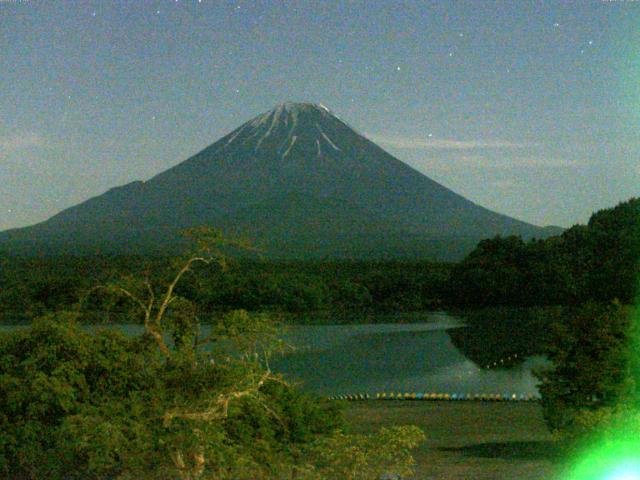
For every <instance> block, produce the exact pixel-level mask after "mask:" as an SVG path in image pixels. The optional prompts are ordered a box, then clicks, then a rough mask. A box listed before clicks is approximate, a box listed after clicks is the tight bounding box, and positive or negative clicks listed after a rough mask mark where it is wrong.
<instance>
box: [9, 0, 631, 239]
mask: <svg viewBox="0 0 640 480" xmlns="http://www.w3.org/2000/svg"><path fill="white" fill-rule="evenodd" d="M639 27H640V2H638V1H630V0H626V1H621V0H618V1H600V0H593V1H591V0H582V1H577V0H576V1H574V2H571V1H565V2H552V1H545V2H542V1H537V2H531V1H526V0H513V1H510V2H506V1H505V2H492V1H484V0H478V1H450V2H446V1H439V2H435V1H434V2H381V1H373V0H370V1H363V2H356V1H351V2H331V1H329V2H316V1H307V2H280V1H275V0H270V1H253V2H242V1H236V2H222V1H212V0H201V1H198V0H158V1H142V0H140V1H133V0H132V1H126V2H125V1H115V0H114V1H104V0H101V1H64V0H57V1H53V0H49V1H37V0H29V1H27V0H22V1H20V0H0V46H1V49H0V58H1V63H0V65H1V68H0V86H1V92H0V229H6V228H11V227H17V226H23V225H27V224H32V223H35V222H37V221H41V220H43V219H45V218H47V217H49V216H50V215H52V214H54V213H56V212H58V211H59V210H61V209H63V208H66V207H69V206H71V205H73V204H76V203H79V202H80V201H83V200H85V199H87V198H89V197H91V196H94V195H97V194H100V193H102V192H104V191H105V190H107V189H108V188H110V187H113V186H116V185H119V184H123V183H127V182H130V181H133V180H136V179H142V180H146V179H148V178H150V177H152V176H153V175H155V174H156V173H159V172H160V171H162V170H165V169H166V168H168V167H170V166H172V165H174V164H176V163H178V162H180V161H182V160H184V159H186V158H187V157H189V156H191V155H192V154H194V153H196V152H197V151H198V150H200V149H201V148H203V147H205V146H206V145H208V144H210V143H213V142H214V141H215V140H217V139H218V138H219V137H221V136H222V135H223V134H225V133H227V132H228V131H230V130H231V129H233V128H235V127H237V126H238V125H239V124H241V123H242V122H244V121H246V120H248V119H249V118H251V117H253V116H255V115H257V114H258V113H261V112H263V111H265V110H268V109H270V108H272V107H273V106H274V105H275V104H277V103H280V102H283V101H309V102H320V103H323V104H324V105H326V106H328V107H329V108H330V109H331V110H332V111H333V112H335V113H336V114H337V115H338V116H339V117H341V118H342V119H343V120H345V121H346V122H347V123H349V124H350V125H352V126H353V127H355V128H356V129H357V130H359V131H360V132H363V133H364V134H366V136H368V137H369V138H371V139H372V140H374V141H376V142H378V143H379V144H380V145H381V146H383V147H384V148H386V149H387V150H388V151H390V152H391V153H392V154H394V155H395V156H397V157H398V158H400V159H401V160H403V161H405V162H407V163H409V164H410V165H412V166H414V167H415V168H416V169H418V170H420V171H421V172H423V173H425V174H426V175H428V176H429V177H431V178H433V179H434V180H437V181H439V182H440V183H442V184H444V185H445V186H447V187H449V188H451V189H453V190H454V191H456V192H458V193H461V194H463V195H465V196H466V197H468V198H469V199H471V200H473V201H474V202H476V203H479V204H482V205H484V206H486V207H489V208H491V209H494V210H497V211H499V212H502V213H506V214H508V215H511V216H515V217H517V218H520V219H523V220H526V221H529V222H533V223H536V224H559V225H563V226H569V225H571V224H573V223H576V222H584V221H586V220H587V218H588V216H589V214H590V213H591V212H592V211H593V210H596V209H600V208H603V207H608V206H612V205H614V204H615V203H617V202H618V201H620V200H624V199H627V198H629V197H631V196H638V195H640V129H638V125H640V28H639Z"/></svg>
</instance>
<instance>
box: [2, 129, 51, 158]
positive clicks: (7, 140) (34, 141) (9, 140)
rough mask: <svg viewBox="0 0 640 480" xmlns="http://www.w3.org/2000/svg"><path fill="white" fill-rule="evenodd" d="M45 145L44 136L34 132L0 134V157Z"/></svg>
mask: <svg viewBox="0 0 640 480" xmlns="http://www.w3.org/2000/svg"><path fill="white" fill-rule="evenodd" d="M45 145H46V141H45V139H44V137H43V136H41V135H38V134H36V133H31V132H24V133H14V134H12V135H5V136H0V158H4V157H6V156H7V155H10V154H11V153H14V152H17V151H19V150H23V149H26V148H33V147H44V146H45Z"/></svg>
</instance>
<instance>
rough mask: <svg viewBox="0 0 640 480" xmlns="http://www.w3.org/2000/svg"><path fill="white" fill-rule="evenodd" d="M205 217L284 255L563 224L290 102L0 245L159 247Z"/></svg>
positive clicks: (382, 252)
mask: <svg viewBox="0 0 640 480" xmlns="http://www.w3.org/2000/svg"><path fill="white" fill-rule="evenodd" d="M205 224H206V225H212V226H215V227H220V228H222V229H223V230H224V231H226V232H230V233H234V234H242V235H243V236H245V237H249V238H252V239H253V241H254V243H255V244H256V246H257V247H258V248H260V249H262V250H263V252H264V254H265V255H266V256H268V257H271V258H280V259H321V258H324V259H348V258H353V259H376V258H425V259H437V260H452V259H457V258H460V257H461V256H463V255H464V254H465V253H467V252H469V251H470V250H471V249H472V248H473V247H474V246H475V244H476V243H477V242H478V241H479V240H480V239H482V238H487V237H492V236H495V235H497V234H500V235H521V236H523V237H525V238H531V237H538V238H544V237H548V236H550V235H553V234H557V233H559V229H558V228H555V227H547V228H542V227H537V226H534V225H531V224H528V223H525V222H522V221H519V220H516V219H513V218H510V217H508V216H505V215H501V214H499V213H495V212H493V211H490V210H488V209H486V208H483V207H481V206H479V205H476V204H475V203H473V202H471V201H469V200H467V199H465V198H463V197H462V196H460V195H458V194H456V193H454V192H453V191H451V190H449V189H448V188H446V187H444V186H442V185H440V184H439V183H437V182H435V181H433V180H431V179H430V178H428V177H427V176H425V175H423V174H422V173H419V172H418V171H416V170H414V169H413V168H411V167H409V166H408V165H407V164H405V163H403V162H401V161H400V160H398V159H396V158H395V157H393V156H392V155H390V154H389V153H387V152H386V151H384V150H383V149H382V148H380V147H379V146H377V145H376V144H375V143H373V142H371V141H369V140H367V139H366V138H365V137H364V136H363V135H361V134H359V133H357V132H356V131H355V130H354V129H352V128H351V127H350V126H349V125H347V124H346V123H344V122H343V121H342V120H340V119H339V118H337V117H336V116H335V115H333V114H332V113H331V112H330V111H329V110H328V109H327V108H325V107H323V106H322V105H314V104H308V103H284V104H281V105H278V106H277V107H275V108H273V109H272V110H270V111H268V112H266V113H263V114H261V115H258V116H257V117H255V118H254V119H252V120H250V121H248V122H246V123H244V124H243V125H241V126H240V127H239V128H237V129H235V130H234V131H232V132H231V133H229V134H228V135H226V136H225V137H223V138H221V139H220V140H218V141H217V142H215V143H213V144H212V145H210V146H209V147H207V148H205V149H204V150H202V151H201V152H199V153H197V154H196V155H194V156H193V157H191V158H189V159H187V160H185V161H183V162H182V163H179V164H177V165H176V166H174V167H172V168H170V169H168V170H166V171H164V172H162V173H160V174H158V175H156V176H155V177H153V178H151V179H150V180H148V181H144V182H142V181H137V182H133V183H130V184H127V185H124V186H120V187H116V188H113V189H111V190H109V191H107V192H106V193H104V194H102V195H99V196H97V197H94V198H91V199H89V200H87V201H85V202H83V203H81V204H79V205H76V206H73V207H71V208H68V209H66V210H64V211H62V212H60V213H58V214H57V215H55V216H53V217H51V218H49V219H48V220H46V221H44V222H42V223H39V224H36V225H33V226H30V227H25V228H20V229H14V230H8V231H5V232H2V233H0V249H1V250H4V251H6V252H9V253H14V252H15V253H21V254H47V255H49V254H61V253H80V254H90V253H113V254H131V253H162V252H166V251H167V250H171V249H173V248H175V247H176V245H177V242H178V239H179V238H180V236H179V231H180V230H181V229H184V228H187V227H190V226H196V225H205Z"/></svg>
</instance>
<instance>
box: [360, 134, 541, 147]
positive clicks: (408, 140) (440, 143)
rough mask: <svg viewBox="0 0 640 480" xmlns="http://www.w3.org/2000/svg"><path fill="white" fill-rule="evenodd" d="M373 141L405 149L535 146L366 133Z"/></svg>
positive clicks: (490, 141)
mask: <svg viewBox="0 0 640 480" xmlns="http://www.w3.org/2000/svg"><path fill="white" fill-rule="evenodd" d="M367 137H368V138H370V139H371V140H373V141H374V142H377V143H381V144H383V145H388V146H390V147H395V148H401V149H407V150H423V149H438V150H473V149H502V148H527V147H532V146H535V145H536V144H534V143H515V142H508V141H504V140H452V139H437V138H424V137H392V136H385V135H376V134H367Z"/></svg>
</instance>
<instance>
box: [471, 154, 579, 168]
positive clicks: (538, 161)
mask: <svg viewBox="0 0 640 480" xmlns="http://www.w3.org/2000/svg"><path fill="white" fill-rule="evenodd" d="M459 160H460V161H461V162H463V163H465V165H466V166H469V167H475V168H496V169H510V168H537V167H544V168H576V167H580V166H582V165H583V164H581V163H580V162H578V161H576V160H574V159H569V158H560V157H546V156H538V157H532V156H520V157H519V156H514V157H500V158H490V157H487V156H484V155H463V156H461V157H459Z"/></svg>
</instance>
